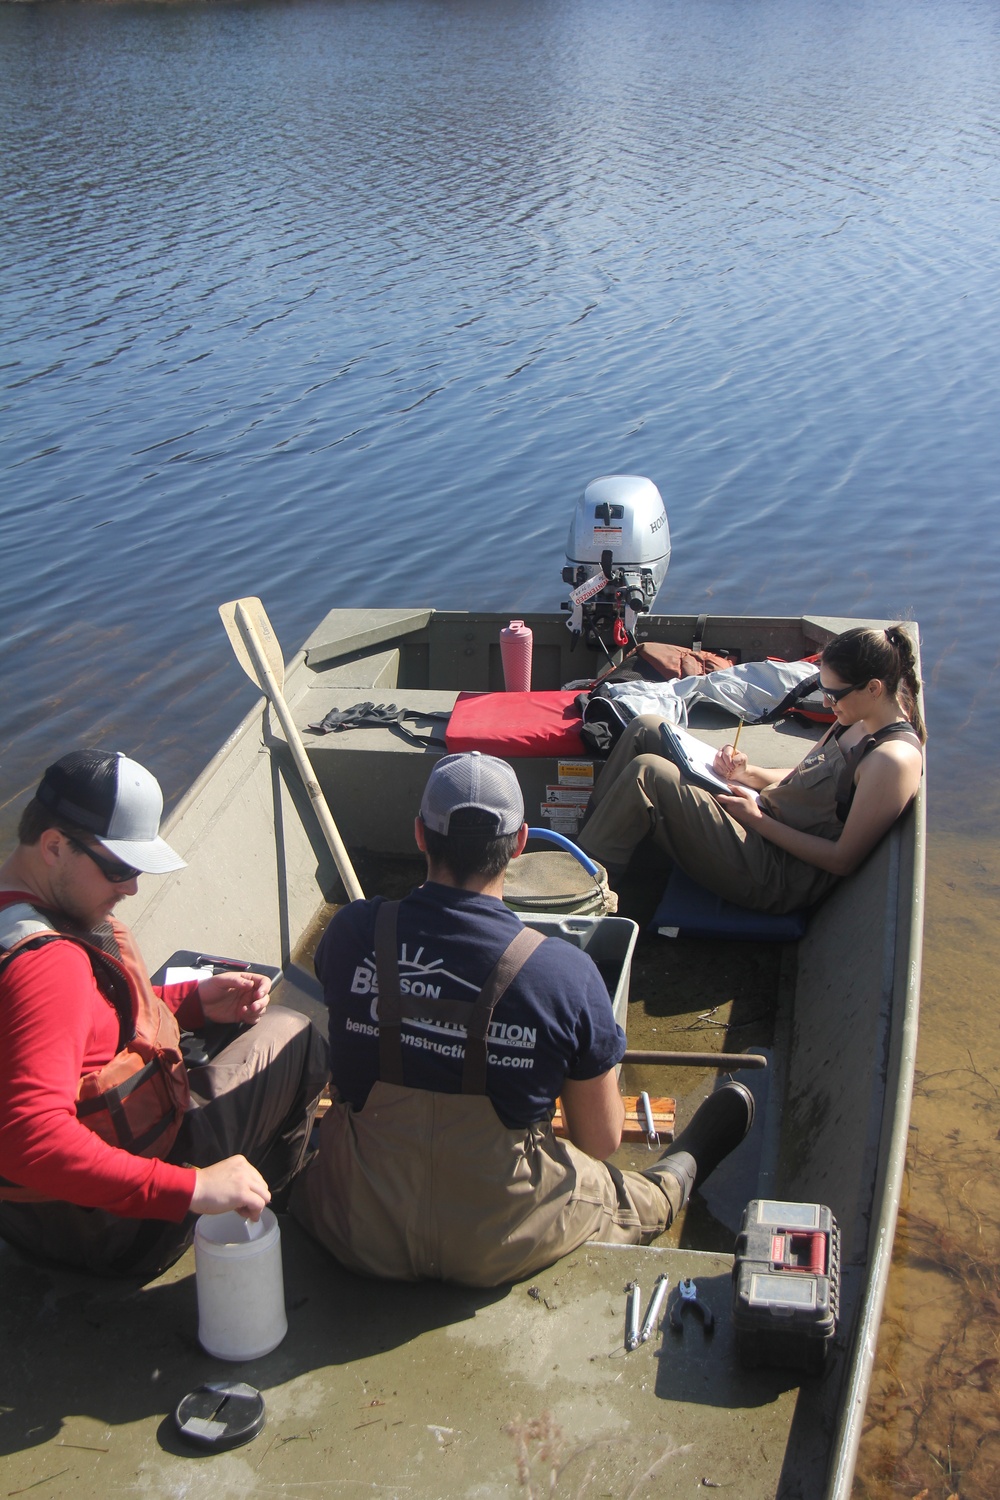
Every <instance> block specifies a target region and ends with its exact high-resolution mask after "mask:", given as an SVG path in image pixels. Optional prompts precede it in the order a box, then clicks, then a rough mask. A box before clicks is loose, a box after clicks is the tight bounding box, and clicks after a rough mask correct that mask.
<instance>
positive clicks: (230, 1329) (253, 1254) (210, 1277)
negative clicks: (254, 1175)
mask: <svg viewBox="0 0 1000 1500" xmlns="http://www.w3.org/2000/svg"><path fill="white" fill-rule="evenodd" d="M194 1264H195V1281H196V1283H197V1287H198V1342H199V1343H200V1344H201V1347H202V1348H203V1349H204V1350H205V1351H206V1353H208V1354H214V1355H215V1357H216V1358H217V1359H234V1360H240V1359H259V1358H260V1357H261V1356H262V1355H264V1354H270V1352H271V1350H272V1349H276V1348H277V1347H278V1345H279V1344H280V1343H281V1340H282V1339H283V1338H284V1337H285V1334H286V1333H287V1332H288V1320H287V1318H286V1317H285V1284H284V1280H283V1278H282V1274H281V1231H280V1230H279V1228H278V1221H277V1219H276V1218H275V1217H274V1214H273V1213H272V1212H271V1210H270V1209H269V1208H265V1210H264V1212H263V1213H262V1214H261V1216H260V1219H259V1220H258V1222H257V1223H256V1224H252V1223H251V1222H250V1220H249V1219H244V1218H242V1217H241V1215H240V1214H237V1213H229V1214H202V1216H201V1218H200V1219H199V1220H198V1222H197V1224H196V1225H195V1230H194Z"/></svg>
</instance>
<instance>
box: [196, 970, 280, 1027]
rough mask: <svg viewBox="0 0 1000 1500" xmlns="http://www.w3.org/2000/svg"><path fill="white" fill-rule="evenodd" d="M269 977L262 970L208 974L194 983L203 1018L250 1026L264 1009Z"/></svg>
mask: <svg viewBox="0 0 1000 1500" xmlns="http://www.w3.org/2000/svg"><path fill="white" fill-rule="evenodd" d="M270 989H271V981H270V979H268V977H267V975H266V974H212V975H210V976H209V977H208V978H206V979H203V980H202V981H201V983H200V984H199V986H198V999H199V1000H200V1001H201V1008H202V1010H203V1011H204V1013H205V1020H206V1021H218V1022H221V1023H222V1025H232V1024H233V1023H234V1022H237V1021H240V1022H242V1023H243V1025H245V1026H252V1025H253V1024H254V1022H255V1021H259V1020H260V1018H261V1016H262V1015H263V1014H264V1012H265V1010H266V1009H267V1002H268V998H269V992H270Z"/></svg>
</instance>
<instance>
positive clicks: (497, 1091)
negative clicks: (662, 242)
mask: <svg viewBox="0 0 1000 1500" xmlns="http://www.w3.org/2000/svg"><path fill="white" fill-rule="evenodd" d="M381 900H382V898H381V896H376V897H374V899H372V900H371V901H354V902H352V903H351V904H350V905H349V906H345V907H343V908H342V909H341V910H340V911H339V912H338V913H337V915H336V916H335V917H334V918H333V920H332V921H331V923H330V925H329V927H328V928H327V930H326V932H325V933H324V934H323V937H322V939H321V941H320V944H319V947H318V949H317V950H316V973H317V975H318V976H319V979H320V981H321V983H322V985H323V992H324V998H325V1000H326V1004H327V1007H328V1010H329V1017H330V1019H329V1036H330V1064H331V1075H332V1081H333V1083H334V1085H335V1087H336V1089H337V1091H338V1093H339V1094H340V1097H341V1098H342V1099H344V1100H346V1101H347V1102H348V1103H349V1104H352V1105H353V1106H354V1108H355V1109H361V1108H362V1106H363V1105H364V1103H365V1100H366V1099H367V1098H368V1094H369V1091H370V1090H371V1087H372V1084H373V1083H374V1082H375V1081H376V1079H377V1078H378V1076H379V1057H378V1003H377V1002H378V980H377V977H376V972H375V914H376V912H377V911H378V908H379V905H380V903H381ZM520 928H521V922H520V919H519V918H518V917H516V916H515V915H514V913H513V912H512V911H511V910H510V909H509V907H506V906H504V904H503V902H502V901H499V900H497V899H496V897H494V896H481V895H478V894H477V893H476V892H474V891H466V890H457V889H454V888H452V887H451V886H445V885H438V884H435V883H434V882H431V881H428V882H427V883H426V884H425V885H422V886H420V887H418V889H417V890H415V891H412V892H411V893H410V895H409V896H407V897H406V899H405V900H404V901H403V902H402V903H401V904H400V908H399V921H398V929H397V937H398V942H399V980H400V990H401V992H402V995H403V999H404V1001H405V999H406V996H407V995H408V994H411V995H413V996H415V997H416V996H420V995H429V996H432V997H433V998H436V999H442V1000H468V1001H469V1002H470V1004H471V1002H472V1001H474V1000H475V999H476V997H477V996H478V994H479V990H480V988H481V986H482V985H483V984H484V983H485V982H486V979H487V977H488V976H489V974H490V973H491V971H492V969H493V967H494V965H495V964H496V962H497V960H498V959H499V958H500V955H501V954H502V953H503V951H504V949H505V948H506V947H507V945H508V944H509V943H510V941H511V939H512V938H514V937H516V936H517V933H518V932H519V930H520ZM404 1017H405V1011H404ZM401 1034H402V1051H403V1079H404V1082H405V1083H406V1084H407V1085H408V1086H410V1087H411V1088H422V1089H432V1090H434V1091H435V1092H438V1093H452V1094H457V1093H460V1092H461V1088H462V1064H463V1061H464V1057H465V1031H464V1028H462V1027H460V1026H456V1025H454V1024H448V1023H444V1022H432V1021H414V1022H412V1023H407V1022H406V1021H405V1019H404V1023H403V1027H402V1033H401ZM624 1053H625V1033H624V1032H623V1031H622V1029H621V1027H620V1026H618V1025H617V1023H616V1022H615V1018H614V1013H613V1011H612V1007H611V999H610V996H609V995H608V991H607V987H606V986H605V983H604V980H603V979H602V978H601V976H600V973H599V972H598V969H597V967H596V965H595V964H594V963H593V961H592V960H591V959H590V958H588V957H587V955H586V954H585V953H584V952H582V950H581V949H579V948H576V947H574V946H573V945H572V944H571V943H568V942H564V941H563V940H562V939H561V938H549V939H548V940H547V941H546V942H544V943H542V944H541V945H540V946H539V947H538V948H536V949H535V952H534V953H533V954H532V955H531V957H530V958H529V959H528V961H527V963H526V964H525V965H524V967H523V968H522V970H521V972H520V974H518V976H517V978H516V979H515V980H514V982H513V984H512V985H511V986H510V988H509V989H508V990H507V991H506V993H505V994H504V995H503V996H502V997H501V999H500V1000H499V1002H498V1004H497V1006H496V1008H495V1010H494V1012H493V1019H492V1021H491V1023H490V1029H489V1035H488V1038H487V1070H486V1075H487V1082H486V1092H487V1094H488V1096H489V1098H490V1099H491V1100H492V1103H493V1106H494V1108H495V1109H496V1112H497V1114H498V1116H499V1117H500V1119H501V1120H502V1121H503V1123H504V1125H506V1126H508V1127H509V1128H511V1129H520V1128H521V1127H523V1126H527V1125H533V1124H534V1123H535V1122H536V1121H538V1120H542V1119H547V1118H548V1116H549V1115H551V1113H552V1107H553V1105H554V1103H555V1101H556V1098H557V1097H558V1095H559V1092H560V1090H561V1088H562V1085H563V1082H564V1080H565V1079H567V1078H570V1079H573V1080H578V1081H584V1080H586V1079H588V1078H598V1077H600V1075H601V1074H602V1073H606V1072H607V1071H608V1069H609V1068H613V1067H615V1065H616V1064H617V1063H619V1062H620V1061H621V1059H622V1057H623V1055H624Z"/></svg>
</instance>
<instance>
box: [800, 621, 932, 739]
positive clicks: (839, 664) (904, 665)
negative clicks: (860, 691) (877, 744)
mask: <svg viewBox="0 0 1000 1500" xmlns="http://www.w3.org/2000/svg"><path fill="white" fill-rule="evenodd" d="M820 660H821V661H822V662H823V663H824V665H826V666H828V667H830V668H831V670H832V671H834V672H836V674H837V676H838V677H842V678H843V679H844V681H845V682H853V683H856V684H857V685H858V686H862V687H863V686H864V684H865V683H866V682H871V680H872V678H873V677H877V678H878V679H879V680H880V681H881V682H884V683H885V686H886V689H887V691H888V692H890V693H893V694H894V695H895V694H898V696H899V700H900V702H901V703H902V705H903V709H904V711H905V713H906V717H907V718H908V719H909V721H910V723H911V724H912V725H913V728H914V730H915V731H916V734H917V738H918V739H919V740H920V743H921V744H922V745H923V744H926V742H927V731H926V729H925V728H924V721H923V717H922V715H921V712H920V693H921V684H920V679H919V678H918V676H917V661H916V656H915V654H914V650H913V642H912V641H911V640H910V637H909V636H908V635H907V633H906V631H905V630H904V629H903V627H902V625H893V626H891V627H890V628H889V629H888V630H868V629H866V628H865V627H864V626H861V625H859V626H856V627H855V628H854V629H853V630H845V631H844V633H843V635H838V636H834V638H833V640H832V641H830V642H829V643H828V644H827V645H826V646H824V648H823V651H822V654H821V656H820Z"/></svg>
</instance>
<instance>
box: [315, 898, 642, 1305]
mask: <svg viewBox="0 0 1000 1500" xmlns="http://www.w3.org/2000/svg"><path fill="white" fill-rule="evenodd" d="M397 910H398V903H392V902H383V903H382V905H381V906H380V907H379V910H378V914H377V917H376V925H375V959H376V968H377V972H378V987H379V995H378V1022H379V1068H380V1074H381V1076H380V1078H379V1081H378V1082H377V1083H375V1084H374V1085H373V1086H372V1089H371V1092H370V1093H369V1095H368V1098H367V1100H366V1102H365V1105H364V1108H363V1109H360V1110H354V1109H353V1108H351V1106H350V1105H348V1104H346V1103H344V1101H343V1100H340V1099H337V1098H336V1097H335V1098H334V1102H333V1105H332V1107H331V1109H330V1110H329V1112H328V1114H327V1117H326V1119H325V1120H324V1122H323V1126H322V1129H321V1132H320V1147H319V1151H318V1153H317V1155H316V1156H315V1157H314V1158H313V1160H312V1162H311V1163H310V1164H309V1166H308V1167H307V1169H306V1171H305V1172H304V1173H303V1176H302V1178H301V1179H300V1183H299V1186H298V1187H297V1189H296V1192H295V1195H294V1196H293V1199H292V1205H291V1207H292V1211H293V1213H294V1214H295V1216H296V1217H297V1218H298V1219H299V1220H300V1221H301V1222H302V1223H303V1225H304V1226H305V1228H306V1229H307V1230H308V1231H309V1232H310V1233H311V1234H312V1235H313V1236H314V1237H315V1238H316V1239H318V1240H319V1241H320V1243H321V1244H324V1245H325V1246H326V1247H327V1249H329V1250H331V1251H332V1252H333V1254H334V1255H335V1256H336V1257H337V1259H338V1260H339V1261H341V1262H342V1263H343V1264H344V1265H346V1266H348V1267H349V1268H350V1269H351V1270H354V1271H360V1272H361V1273H363V1274H367V1275H372V1276H381V1277H385V1278H387V1279H389V1280H397V1281H420V1280H443V1281H457V1282H461V1283H463V1284H465V1285H467V1286H496V1285H498V1284H499V1283H500V1282H504V1281H514V1280H517V1279H518V1278H519V1277H522V1276H529V1275H532V1274H534V1272H535V1271H537V1270H539V1269H541V1267H543V1266H547V1265H551V1264H552V1262H553V1261H555V1260H558V1259H559V1258H560V1257H561V1256H563V1255H567V1254H569V1252H570V1251H572V1250H575V1249H577V1248H578V1247H579V1246H580V1245H582V1244H583V1243H584V1241H585V1240H588V1239H591V1238H594V1237H595V1236H598V1235H599V1236H600V1237H601V1238H606V1239H612V1240H614V1241H616V1242H617V1243H625V1244H636V1243H638V1242H639V1240H640V1238H648V1237H650V1236H651V1234H653V1233H658V1232H660V1230H662V1228H663V1227H664V1223H665V1221H666V1218H667V1216H668V1213H669V1211H668V1209H667V1207H666V1200H665V1199H664V1197H663V1194H662V1192H661V1191H660V1190H659V1188H657V1187H656V1186H655V1185H654V1184H652V1183H650V1182H649V1181H648V1180H647V1179H645V1178H641V1177H639V1176H638V1174H635V1173H626V1174H622V1173H620V1172H613V1171H612V1170H611V1169H609V1168H608V1167H607V1166H605V1164H604V1163H603V1162H598V1161H595V1160H594V1159H593V1158H592V1157H589V1156H587V1155H586V1154H585V1153H584V1152H582V1151H579V1150H578V1149H577V1148H576V1147H575V1146H573V1145H572V1144H571V1143H570V1142H569V1141H566V1140H560V1139H558V1138H557V1137H556V1136H555V1135H554V1134H553V1132H552V1125H551V1121H550V1120H548V1119H545V1120H540V1121H538V1122H537V1123H536V1124H534V1125H529V1126H526V1127H523V1128H520V1129H509V1128H508V1127H507V1126H505V1125H504V1124H503V1123H502V1121H501V1120H500V1119H499V1117H498V1115H497V1113H496V1110H495V1109H494V1108H493V1105H492V1103H491V1102H490V1100H489V1098H488V1096H487V1094H486V1092H485V1090H486V1078H487V1070H488V1067H489V1063H488V1053H487V1036H488V1032H489V1024H490V1017H491V1016H492V1014H493V1010H494V1007H495V1006H496V1004H497V1002H498V1001H499V1000H500V998H501V996H502V995H503V994H504V993H505V991H506V990H507V989H508V988H509V986H510V985H511V984H512V983H513V981H514V979H515V978H516V977H517V974H518V973H519V972H520V970H521V968H522V966H523V965H524V964H525V963H526V962H527V960H528V958H529V957H530V955H531V954H532V953H533V952H534V951H535V949H536V948H537V947H538V945H539V944H540V943H541V942H543V941H545V939H543V938H542V937H541V935H540V934H539V933H537V932H533V931H532V930H531V929H530V928H523V929H522V931H521V932H519V933H518V935H517V936H516V937H515V938H514V940H513V942H512V943H511V944H510V945H509V947H508V948H507V949H506V951H505V952H504V953H503V954H502V955H501V957H500V959H499V961H498V963H497V964H496V966H495V967H494V969H493V971H492V973H491V974H490V975H489V977H488V978H487V980H486V982H485V984H484V985H483V988H482V990H481V991H480V994H479V997H478V999H477V1000H476V1001H474V1002H473V1003H472V1004H471V1005H470V1004H469V1002H468V1001H463V1000H454V1001H448V1000H432V999H428V998H426V997H424V996H421V997H419V998H418V997H416V996H407V997H406V998H405V999H404V998H403V996H402V994H401V992H400V986H399V967H398V941H397V937H396V914H397ZM550 941H552V942H558V941H559V939H556V938H553V939H550ZM404 1020H405V1021H406V1023H407V1025H408V1027H409V1028H412V1027H413V1026H414V1023H417V1024H418V1025H419V1024H420V1023H427V1024H429V1025H431V1026H438V1027H440V1026H441V1025H442V1023H443V1024H444V1025H445V1026H448V1027H455V1028H456V1030H455V1031H454V1032H451V1031H448V1032H445V1033H444V1035H445V1036H454V1039H455V1046H456V1048H459V1047H463V1043H464V1059H463V1064H462V1092H461V1093H460V1094H459V1093H456V1094H445V1093H437V1092H434V1091H432V1090H430V1089H420V1088H412V1087H410V1086H408V1085H407V1084H406V1083H404V1081H403V1077H404V1059H405V1052H406V1049H407V1047H408V1045H410V1044H409V1043H407V1041H406V1040H405V1039H404V1036H403V1032H402V1024H403V1021H404ZM459 1027H461V1028H462V1029H463V1030H465V1032H466V1036H465V1038H463V1037H462V1035H461V1032H460V1031H459V1030H458V1029H457V1028H459ZM419 1035H420V1033H419V1032H418V1037H419ZM438 1035H439V1036H440V1035H441V1033H440V1032H439V1033H438ZM623 1178H624V1183H623ZM633 1179H635V1191H634V1193H633V1192H632V1191H631V1188H630V1184H632V1180H633ZM636 1199H638V1200H639V1201H638V1202H637V1201H636Z"/></svg>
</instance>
